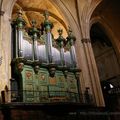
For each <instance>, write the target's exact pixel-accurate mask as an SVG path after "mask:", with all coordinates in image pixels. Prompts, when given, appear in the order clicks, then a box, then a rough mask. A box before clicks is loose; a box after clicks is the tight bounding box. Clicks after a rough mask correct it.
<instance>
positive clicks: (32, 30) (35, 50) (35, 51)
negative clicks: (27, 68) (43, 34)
mask: <svg viewBox="0 0 120 120" xmlns="http://www.w3.org/2000/svg"><path fill="white" fill-rule="evenodd" d="M35 25H36V21H35V20H33V21H32V28H30V32H29V34H30V35H31V37H32V40H33V41H32V42H33V49H32V51H33V61H38V43H37V33H38V32H39V31H38V30H37V28H36V27H35Z"/></svg>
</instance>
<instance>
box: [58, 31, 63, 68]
mask: <svg viewBox="0 0 120 120" xmlns="http://www.w3.org/2000/svg"><path fill="white" fill-rule="evenodd" d="M58 33H59V37H58V38H57V40H56V41H57V43H58V46H59V47H60V58H61V66H64V65H65V60H64V46H65V38H63V36H62V34H63V30H62V29H59V30H58Z"/></svg>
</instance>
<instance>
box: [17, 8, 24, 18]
mask: <svg viewBox="0 0 120 120" xmlns="http://www.w3.org/2000/svg"><path fill="white" fill-rule="evenodd" d="M17 14H18V17H21V16H22V14H23V11H22V9H19V10H18V12H17Z"/></svg>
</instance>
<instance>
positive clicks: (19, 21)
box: [15, 10, 25, 57]
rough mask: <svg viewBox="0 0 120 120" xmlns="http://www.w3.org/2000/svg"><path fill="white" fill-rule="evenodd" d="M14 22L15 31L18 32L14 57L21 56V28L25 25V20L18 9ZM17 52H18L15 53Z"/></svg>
mask: <svg viewBox="0 0 120 120" xmlns="http://www.w3.org/2000/svg"><path fill="white" fill-rule="evenodd" d="M15 23H16V27H17V29H16V32H17V33H18V34H17V36H16V38H17V39H16V45H17V46H16V50H17V51H16V57H17V56H18V57H23V45H22V44H23V28H24V25H25V20H24V19H23V18H22V10H19V11H18V17H17V19H16V21H15ZM17 52H18V53H17Z"/></svg>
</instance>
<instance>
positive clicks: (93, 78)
mask: <svg viewBox="0 0 120 120" xmlns="http://www.w3.org/2000/svg"><path fill="white" fill-rule="evenodd" d="M81 41H82V43H83V48H84V52H85V55H86V59H87V65H88V71H89V77H90V83H91V84H90V85H91V87H90V89H91V91H92V93H93V95H94V98H95V102H96V105H97V106H104V99H103V94H102V90H101V85H100V80H99V75H98V71H97V66H96V62H95V58H94V53H93V50H92V46H91V41H90V39H89V38H83V39H82V40H81Z"/></svg>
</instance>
